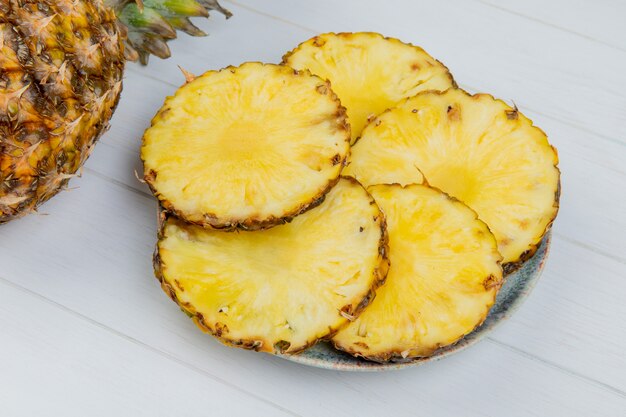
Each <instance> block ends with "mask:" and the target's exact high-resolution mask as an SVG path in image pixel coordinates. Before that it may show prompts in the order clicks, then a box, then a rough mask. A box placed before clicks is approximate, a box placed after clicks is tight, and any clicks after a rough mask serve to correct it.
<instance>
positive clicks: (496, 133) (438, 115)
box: [346, 89, 559, 272]
mask: <svg viewBox="0 0 626 417" xmlns="http://www.w3.org/2000/svg"><path fill="white" fill-rule="evenodd" d="M557 163H558V158H557V154H556V151H555V150H554V148H552V147H551V146H550V144H549V143H548V139H547V137H546V134H545V133H544V132H543V131H541V130H540V129H539V128H537V127H535V126H533V124H532V122H531V121H530V120H529V119H528V118H526V117H525V116H524V115H523V114H521V113H520V112H519V111H518V110H517V109H516V108H512V107H510V106H508V105H507V104H506V103H504V102H503V101H501V100H496V99H494V98H493V97H491V96H489V95H486V94H476V95H473V96H472V95H469V94H467V93H466V92H464V91H462V90H458V89H456V90H449V91H447V92H445V93H433V92H426V93H422V94H418V95H416V96H415V97H412V98H410V99H408V100H406V101H405V102H403V103H402V104H401V105H399V106H398V107H396V108H394V109H391V110H389V111H387V112H385V113H383V114H381V115H379V116H378V117H377V119H376V120H374V121H373V122H372V123H371V124H370V125H369V126H368V127H367V128H366V129H365V130H364V132H363V135H362V137H361V139H360V140H359V142H358V143H357V144H356V145H355V146H354V147H353V149H352V155H351V158H350V162H349V166H348V167H347V168H346V174H347V175H351V176H354V177H355V178H357V179H358V180H359V181H360V182H361V183H363V184H364V185H365V186H369V185H373V184H385V183H399V184H410V183H416V182H421V181H422V180H423V177H422V174H423V175H424V176H425V178H426V180H427V181H428V183H429V184H430V185H432V186H434V187H437V188H439V189H441V190H443V191H445V192H446V193H448V194H450V195H452V196H454V197H456V198H458V199H459V200H461V201H463V202H464V203H466V204H467V205H468V206H470V207H471V208H472V209H474V210H475V211H476V212H477V213H478V215H479V216H480V218H481V220H483V221H484V222H485V223H487V224H488V225H489V228H490V229H491V231H492V232H493V233H494V235H495V236H496V239H497V241H498V249H499V250H500V253H501V254H502V255H503V257H504V262H505V270H506V271H507V272H510V271H511V270H513V269H515V268H516V267H518V266H519V265H520V263H521V262H523V261H525V260H526V259H527V258H528V257H530V256H531V255H532V254H533V253H534V251H535V250H536V247H537V245H538V243H539V242H540V241H541V239H542V237H543V236H544V234H545V233H546V231H547V230H548V228H549V227H550V225H551V224H552V221H553V220H554V218H555V216H556V214H557V210H558V197H559V170H558V169H557V168H556V165H557Z"/></svg>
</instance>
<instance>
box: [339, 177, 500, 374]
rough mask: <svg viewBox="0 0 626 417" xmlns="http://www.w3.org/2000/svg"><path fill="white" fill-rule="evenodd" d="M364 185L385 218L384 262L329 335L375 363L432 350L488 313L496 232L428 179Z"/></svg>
mask: <svg viewBox="0 0 626 417" xmlns="http://www.w3.org/2000/svg"><path fill="white" fill-rule="evenodd" d="M368 190H369V191H370V193H371V194H372V196H373V197H374V199H375V200H376V202H377V203H378V205H379V206H380V208H381V209H382V210H383V212H384V213H385V215H386V217H387V227H388V233H389V260H390V261H391V268H390V269H389V275H388V277H387V281H386V283H385V285H383V286H382V287H381V288H379V289H378V291H377V294H376V298H375V299H374V301H372V303H371V304H370V306H369V307H368V308H367V309H366V310H365V311H364V312H363V314H361V315H360V316H359V318H357V319H356V320H355V321H353V322H352V323H350V324H349V325H348V326H347V327H345V328H343V329H342V330H340V331H339V332H338V333H337V334H336V335H335V336H334V338H333V342H334V343H335V346H336V347H337V348H338V349H341V350H344V351H346V352H349V353H351V354H353V355H356V356H361V357H364V358H367V359H370V360H374V361H379V362H384V361H388V360H402V359H409V358H415V357H423V356H428V355H431V354H432V353H433V352H435V351H436V350H437V349H438V348H440V347H442V346H446V345H449V344H452V343H454V342H456V341H457V340H459V339H460V338H461V337H463V336H464V335H466V334H468V333H470V332H471V331H472V330H473V329H474V328H475V327H476V326H478V325H479V324H480V323H482V321H483V320H484V319H485V317H486V316H487V313H488V312H489V308H490V307H491V305H492V304H493V302H494V301H495V297H496V293H497V291H498V289H499V287H500V284H501V282H502V269H501V267H500V260H501V259H502V258H501V256H500V254H499V253H498V251H497V247H496V241H495V238H494V236H493V235H492V234H491V232H490V231H489V228H488V227H487V225H486V224H485V223H483V222H482V221H480V220H478V218H477V216H476V213H475V212H474V211H473V210H471V209H470V208H468V207H467V206H466V205H465V204H463V203H461V202H460V201H458V200H456V199H454V198H451V197H449V196H448V195H447V194H444V193H442V192H440V191H438V190H436V189H433V188H430V187H429V186H425V185H415V184H413V185H408V186H406V187H403V186H401V185H399V184H394V185H377V186H373V187H370V188H369V189H368Z"/></svg>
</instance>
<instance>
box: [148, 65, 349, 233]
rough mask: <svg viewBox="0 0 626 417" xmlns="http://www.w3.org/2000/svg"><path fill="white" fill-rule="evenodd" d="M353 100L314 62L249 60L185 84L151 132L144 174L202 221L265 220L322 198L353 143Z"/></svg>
mask: <svg viewBox="0 0 626 417" xmlns="http://www.w3.org/2000/svg"><path fill="white" fill-rule="evenodd" d="M349 140H350V128H349V125H348V124H347V122H346V117H345V109H344V108H343V107H341V104H340V102H339V100H338V99H337V96H336V95H335V94H334V93H333V92H332V90H331V89H330V87H329V84H328V82H326V81H323V80H321V79H320V78H318V77H316V76H313V75H311V74H310V73H309V72H308V71H303V72H299V71H294V70H293V69H291V68H288V67H285V66H279V65H271V64H261V63H246V64H243V65H241V66H240V67H237V68H235V67H228V68H225V69H223V70H221V71H209V72H207V73H205V74H204V75H201V76H199V77H197V78H195V79H193V80H192V81H190V82H188V83H187V84H186V85H184V86H183V87H181V88H180V89H179V90H178V91H177V92H176V94H175V95H174V96H173V97H168V98H167V100H166V101H165V104H164V105H163V107H162V108H161V110H160V111H159V112H158V113H157V115H156V116H155V117H154V119H153V120H152V126H151V127H150V128H149V129H148V130H147V131H146V132H145V134H144V138H143V147H142V149H141V157H142V160H143V163H144V178H145V180H146V182H147V183H148V184H149V185H150V187H151V188H152V191H153V192H154V194H155V195H156V196H157V197H158V198H159V200H160V202H161V204H162V205H163V207H164V208H165V209H166V210H167V211H169V212H172V213H174V214H176V215H177V216H178V217H180V218H182V219H184V220H186V221H188V222H190V223H194V224H198V225H201V226H204V227H212V228H217V229H235V228H243V229H250V230H254V229H263V228H267V227H271V226H274V225H276V224H280V223H284V222H287V221H289V220H290V219H291V218H293V217H295V216H297V215H298V214H300V213H302V212H304V211H306V210H307V209H309V208H311V207H314V206H315V205H316V204H318V203H319V202H320V201H321V199H322V198H323V196H324V195H325V194H326V193H327V192H328V190H329V189H330V188H331V187H332V186H333V185H334V184H335V183H336V182H337V180H338V178H339V175H340V173H341V170H342V169H343V166H344V162H345V159H346V156H347V153H348V151H349V146H350V145H349Z"/></svg>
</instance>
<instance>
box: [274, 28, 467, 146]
mask: <svg viewBox="0 0 626 417" xmlns="http://www.w3.org/2000/svg"><path fill="white" fill-rule="evenodd" d="M283 62H284V63H285V64H287V65H289V66H291V67H293V68H295V69H305V68H306V69H308V70H310V71H311V72H312V73H313V74H316V75H319V76H320V77H322V78H324V79H327V80H329V81H330V83H331V85H332V88H333V90H334V91H335V92H336V93H337V95H338V96H339V98H340V99H341V102H342V103H343V105H344V106H346V108H347V112H348V120H349V122H350V125H351V126H352V142H353V143H354V141H355V140H356V138H357V137H358V136H359V135H360V134H361V131H362V130H363V127H364V126H365V125H366V123H367V121H368V120H369V119H371V118H372V117H374V116H376V115H377V114H379V113H381V112H382V111H384V110H386V109H387V108H389V107H392V106H393V105H395V104H396V103H398V102H399V101H400V100H402V99H403V98H406V97H410V96H413V95H415V94H417V93H418V92H420V91H425V90H437V91H443V90H446V89H448V88H450V87H453V86H454V85H455V84H454V80H453V79H452V75H451V74H450V72H449V71H448V69H447V68H446V67H445V66H444V65H443V64H442V63H441V62H439V61H437V60H436V59H434V58H433V57H431V56H430V55H429V54H428V53H426V52H425V51H424V50H423V49H422V48H420V47H417V46H413V45H410V44H406V43H403V42H401V41H399V40H398V39H393V38H385V37H383V36H382V35H380V34H377V33H370V32H360V33H338V34H335V33H326V34H323V35H319V36H316V37H314V38H312V39H309V40H308V41H306V42H304V43H302V44H300V45H299V46H298V47H297V48H296V49H294V50H293V51H291V52H289V53H287V54H286V55H285V56H284V57H283Z"/></svg>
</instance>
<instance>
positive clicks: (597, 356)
mask: <svg viewBox="0 0 626 417" xmlns="http://www.w3.org/2000/svg"><path fill="white" fill-rule="evenodd" d="M625 273H626V264H624V263H620V262H616V261H614V260H612V259H609V258H607V257H604V256H594V255H592V254H590V253H589V252H588V251H586V250H585V249H583V248H581V247H579V246H577V245H573V244H571V243H570V242H567V241H564V240H562V239H558V238H557V239H555V241H554V245H553V246H552V248H551V251H550V257H549V260H548V264H547V266H546V270H545V272H544V276H543V277H542V279H541V280H540V281H539V283H538V285H537V287H536V288H535V290H534V291H533V293H532V295H531V297H529V299H528V300H527V301H526V303H525V304H524V306H523V307H522V308H521V309H520V310H519V311H518V312H516V313H515V315H514V316H513V317H512V318H511V320H509V321H508V322H506V323H505V324H504V325H502V326H501V327H499V328H498V329H497V330H496V331H495V332H494V333H493V336H492V338H493V339H494V340H497V341H499V342H503V343H506V344H508V345H510V346H514V347H516V348H517V349H520V350H523V351H525V352H532V354H533V355H536V356H537V357H539V358H542V359H543V360H547V361H549V362H551V363H554V364H556V365H558V366H562V367H564V368H567V369H570V370H573V371H575V372H576V373H579V374H582V375H586V376H588V377H590V378H592V379H594V380H596V381H602V382H603V383H605V384H607V385H610V386H613V387H619V389H620V390H621V391H622V392H626V372H624V370H626V356H624V346H625V343H626V340H625V338H624V335H626V322H625V321H624V320H622V319H616V318H618V317H626V304H625V303H624V302H623V295H624V290H623V288H625V287H626V283H625V282H624V276H625Z"/></svg>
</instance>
